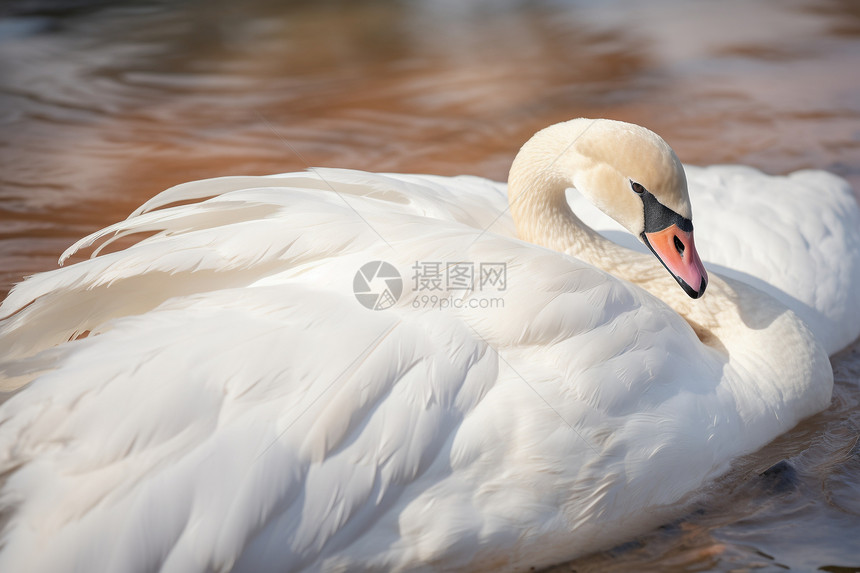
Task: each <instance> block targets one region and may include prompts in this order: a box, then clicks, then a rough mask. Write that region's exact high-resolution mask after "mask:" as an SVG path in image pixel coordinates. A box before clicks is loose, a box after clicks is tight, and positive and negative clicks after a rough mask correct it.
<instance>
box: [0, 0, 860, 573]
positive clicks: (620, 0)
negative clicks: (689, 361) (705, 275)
mask: <svg viewBox="0 0 860 573" xmlns="http://www.w3.org/2000/svg"><path fill="white" fill-rule="evenodd" d="M858 70H860V3H858V2H856V1H854V0H843V1H839V0H760V1H759V2H755V3H752V2H742V1H740V0H729V1H724V2H719V3H717V2H704V1H688V2H682V1H663V0H657V1H653V2H644V1H642V2H637V1H634V0H614V1H608V2H603V3H596V2H595V3H592V2H586V1H580V2H560V1H558V2H515V1H510V0H508V1H503V2H497V1H491V0H486V1H457V0H436V1H424V2H418V1H413V2H407V1H402V2H394V1H385V2H383V1H375V2H362V3H357V2H356V3H349V2H343V3H340V2H292V3H288V2H275V1H266V0H252V1H246V2H226V1H210V2H206V1H203V0H198V1H193V0H188V1H185V2H167V1H161V2H159V1H133V0H132V1H126V2H110V1H108V0H101V1H98V0H65V1H63V0H5V2H3V3H2V4H0V133H2V138H0V294H2V293H5V292H6V291H8V289H9V288H10V287H11V285H12V284H13V283H14V282H16V281H18V280H20V279H21V277H22V276H23V275H26V274H29V273H32V272H36V271H41V270H46V269H50V268H53V267H54V266H55V264H56V259H57V256H58V255H59V253H60V252H62V251H63V250H64V249H65V248H66V247H67V246H68V245H69V244H70V243H71V242H73V241H74V240H75V239H77V238H78V237H80V236H82V235H84V234H86V233H89V232H91V231H93V230H95V229H97V228H99V227H102V226H104V225H106V224H108V223H110V222H112V221H114V220H116V219H118V218H122V217H125V216H126V215H127V214H128V213H129V212H130V211H131V210H132V209H133V208H134V207H136V206H137V205H138V204H139V203H141V202H142V201H143V200H144V199H146V198H148V197H149V196H151V195H153V194H154V193H156V192H158V191H160V190H161V189H163V188H165V187H167V186H170V185H172V184H176V183H180V182H182V181H187V180H191V179H199V178H203V177H211V176H218V175H227V174H237V173H246V174H247V173H251V174H262V173H274V172H283V171H291V170H297V169H303V168H305V167H307V166H308V165H332V166H343V167H355V168H361V169H368V170H386V171H402V172H432V173H440V174H456V173H473V174H478V175H484V176H489V177H493V178H497V179H504V178H505V177H506V174H507V169H508V166H509V163H510V161H511V159H512V157H513V155H514V153H515V152H516V150H517V149H518V148H519V146H520V145H521V144H522V142H524V141H525V140H526V139H527V138H528V136H529V135H531V133H533V132H534V131H535V130H537V129H539V128H540V127H543V126H545V125H548V124H550V123H553V122H556V121H561V120H564V119H569V118H571V117H576V116H593V117H596V116H603V117H612V118H616V119H622V120H627V121H633V122H636V123H641V124H644V125H646V126H648V127H650V128H652V129H654V130H655V131H657V132H658V133H660V134H661V135H663V136H664V138H666V139H667V140H668V141H669V143H670V144H671V145H672V146H673V147H674V148H675V150H676V151H677V152H678V154H679V155H680V157H681V158H682V160H683V161H685V162H687V163H699V164H710V163H721V162H738V163H745V164H749V165H754V166H757V167H760V168H762V169H764V170H766V171H769V172H774V173H781V172H786V171H790V170H795V169H800V168H807V167H817V168H824V169H828V170H831V171H833V172H836V173H838V174H840V175H843V176H845V177H847V178H849V180H851V181H852V183H853V184H854V186H855V189H860V72H858ZM833 362H834V366H835V368H836V371H837V386H836V391H835V396H834V400H833V405H832V407H831V408H830V410H828V411H827V412H825V413H823V414H820V415H818V416H816V417H814V418H813V419H811V420H808V421H806V422H804V423H803V424H802V425H801V426H800V427H798V428H796V429H795V430H794V431H792V432H791V433H790V434H789V435H787V436H785V437H783V438H781V439H780V440H778V441H777V442H776V443H774V444H772V445H770V446H769V447H767V448H765V449H764V450H763V451H762V452H759V453H757V454H756V455H754V456H751V457H749V458H747V459H745V460H742V461H741V462H739V463H738V464H737V470H736V472H735V473H734V475H733V476H731V477H730V478H729V479H726V480H724V481H723V482H722V483H721V484H718V485H717V486H716V492H715V493H716V495H713V496H710V497H709V498H708V499H706V500H704V501H702V502H701V503H700V504H699V506H698V507H699V509H698V510H696V511H693V512H692V513H691V515H690V516H689V517H688V518H686V519H684V520H681V521H679V522H677V523H673V524H667V526H666V527H664V528H662V529H660V530H659V531H657V532H654V533H653V534H651V535H648V536H645V537H643V538H642V539H640V540H637V541H634V542H631V543H627V544H625V545H623V546H620V547H619V548H616V549H615V550H613V551H610V552H605V553H601V554H598V555H595V556H592V557H590V558H586V559H581V560H579V561H577V562H576V563H573V564H569V565H565V566H563V567H561V568H560V569H559V570H561V571H567V570H571V569H573V570H576V571H580V572H581V571H629V570H635V571H646V570H647V571H703V570H715V571H730V570H732V571H735V570H749V569H759V568H764V569H774V570H776V569H780V570H781V569H785V568H787V567H790V568H791V569H795V570H801V571H803V570H816V569H822V570H826V571H842V572H845V571H860V451H859V450H858V446H857V437H858V435H860V414H858V408H857V405H858V401H860V389H858V381H860V345H858V344H855V346H854V347H853V349H849V350H848V351H846V352H844V353H843V354H841V355H839V356H837V357H835V358H834V359H833ZM783 459H787V460H788V462H789V463H788V465H785V466H779V467H778V468H777V469H775V470H773V471H771V472H769V473H768V474H767V475H765V476H759V474H760V473H761V472H763V471H764V470H765V469H767V468H768V467H770V466H771V465H772V464H774V463H776V462H779V461H780V460H783ZM780 467H781V468H783V471H781V472H780V471H777V470H778V469H779V468H780ZM715 500H716V501H715Z"/></svg>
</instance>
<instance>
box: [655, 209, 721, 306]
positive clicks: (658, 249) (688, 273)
mask: <svg viewBox="0 0 860 573" xmlns="http://www.w3.org/2000/svg"><path fill="white" fill-rule="evenodd" d="M642 238H643V239H644V241H645V244H646V245H648V248H650V249H651V252H653V253H654V254H655V255H656V256H657V258H658V259H660V262H661V263H663V266H664V267H666V269H667V270H668V271H669V272H670V273H671V274H672V276H673V277H675V280H676V281H678V284H679V285H681V288H682V289H684V292H686V293H687V294H688V295H690V297H691V298H699V297H700V296H702V295H703V294H705V287H706V286H708V271H706V270H705V265H703V264H702V259H700V258H699V253H698V252H696V243H695V242H694V241H693V231H692V230H690V231H682V230H681V229H680V228H678V225H670V226H668V227H666V228H665V229H662V230H660V231H656V232H654V233H642Z"/></svg>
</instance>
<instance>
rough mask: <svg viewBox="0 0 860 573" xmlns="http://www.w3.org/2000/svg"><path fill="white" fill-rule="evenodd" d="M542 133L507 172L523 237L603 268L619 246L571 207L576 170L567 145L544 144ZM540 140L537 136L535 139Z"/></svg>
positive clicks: (516, 221)
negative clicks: (572, 164) (569, 202)
mask: <svg viewBox="0 0 860 573" xmlns="http://www.w3.org/2000/svg"><path fill="white" fill-rule="evenodd" d="M540 135H541V134H540V133H539V134H538V136H536V137H535V138H533V139H532V140H530V141H529V142H528V143H526V145H525V146H523V149H521V150H520V153H519V154H518V155H517V157H516V159H515V160H514V163H513V166H512V167H511V172H510V176H509V177H508V202H509V204H510V208H511V215H512V217H513V220H514V224H515V225H516V228H517V235H518V236H519V237H520V239H522V240H524V241H528V242H530V243H534V244H537V245H541V246H543V247H547V248H549V249H553V250H555V251H559V252H563V253H567V254H569V255H573V256H575V257H577V258H579V259H581V260H584V261H586V262H588V263H590V264H593V265H595V266H600V267H605V266H606V265H605V264H604V262H605V261H606V260H608V259H611V256H610V255H611V253H612V252H614V251H615V250H616V249H617V248H618V247H617V245H615V244H614V243H612V242H611V241H608V240H607V239H605V238H603V237H602V236H600V235H599V234H598V233H597V232H595V231H594V230H592V229H591V228H589V227H588V226H586V225H585V224H584V223H583V222H582V221H581V220H580V219H579V218H578V217H577V216H576V215H575V214H574V213H573V211H572V210H571V208H570V205H569V204H568V202H567V197H566V195H565V192H566V190H567V189H569V188H573V187H574V183H573V182H574V180H575V178H576V171H575V170H572V169H571V168H570V164H571V163H575V161H573V162H572V161H571V157H570V155H571V153H570V150H569V149H565V148H564V147H563V146H562V147H561V148H560V149H559V148H554V147H553V146H551V145H549V146H547V145H545V142H543V141H541V138H539V136H540ZM536 140H537V141H536Z"/></svg>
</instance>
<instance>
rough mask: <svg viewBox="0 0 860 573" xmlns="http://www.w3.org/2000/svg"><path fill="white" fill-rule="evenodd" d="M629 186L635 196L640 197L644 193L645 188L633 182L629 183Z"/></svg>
mask: <svg viewBox="0 0 860 573" xmlns="http://www.w3.org/2000/svg"><path fill="white" fill-rule="evenodd" d="M630 186H631V187H633V191H634V192H635V193H636V194H637V195H641V194H642V193H644V192H645V188H644V187H643V186H642V185H641V184H640V183H636V182H635V181H631V182H630Z"/></svg>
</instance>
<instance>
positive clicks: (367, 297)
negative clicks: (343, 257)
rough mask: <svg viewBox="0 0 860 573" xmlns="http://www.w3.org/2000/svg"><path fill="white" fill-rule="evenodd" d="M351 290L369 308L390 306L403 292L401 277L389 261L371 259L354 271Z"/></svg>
mask: <svg viewBox="0 0 860 573" xmlns="http://www.w3.org/2000/svg"><path fill="white" fill-rule="evenodd" d="M352 292H354V293H355V298H356V300H358V302H360V303H361V304H362V305H363V306H366V307H367V308H369V309H371V310H385V309H386V308H391V307H392V306H394V303H396V302H397V299H399V298H400V295H401V294H403V279H402V278H400V273H398V272H397V269H396V268H394V265H392V264H391V263H386V262H385V261H371V262H369V263H365V264H364V265H362V266H361V268H360V269H358V272H357V273H355V278H354V279H353V280H352Z"/></svg>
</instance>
